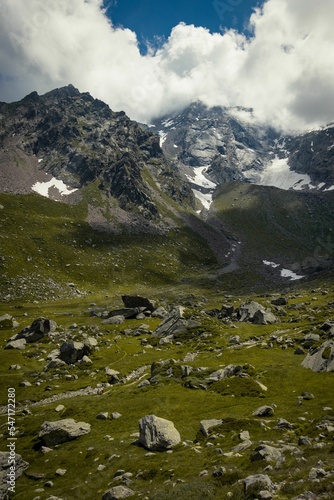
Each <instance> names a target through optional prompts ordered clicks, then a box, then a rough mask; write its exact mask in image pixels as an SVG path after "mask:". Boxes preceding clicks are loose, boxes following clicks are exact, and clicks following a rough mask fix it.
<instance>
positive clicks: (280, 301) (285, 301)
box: [271, 297, 288, 306]
mask: <svg viewBox="0 0 334 500" xmlns="http://www.w3.org/2000/svg"><path fill="white" fill-rule="evenodd" d="M271 303H272V304H273V305H274V306H286V305H287V304H288V299H286V298H285V297H279V298H278V299H273V300H272V301H271Z"/></svg>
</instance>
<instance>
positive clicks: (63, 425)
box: [38, 418, 90, 448]
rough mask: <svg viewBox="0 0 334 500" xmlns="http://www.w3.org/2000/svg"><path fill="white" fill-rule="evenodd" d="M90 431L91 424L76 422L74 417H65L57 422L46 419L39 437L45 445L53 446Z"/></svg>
mask: <svg viewBox="0 0 334 500" xmlns="http://www.w3.org/2000/svg"><path fill="white" fill-rule="evenodd" d="M89 432H90V424H87V423H86V422H76V421H75V420H74V419H73V418H65V419H63V420H58V421H56V422H49V421H46V422H44V423H43V424H42V426H41V430H40V433H39V435H38V437H39V438H40V439H41V441H42V443H43V445H44V446H48V447H50V448H51V447H53V446H56V445H58V444H61V443H66V442H67V441H72V440H73V439H77V438H78V437H80V436H84V435H85V434H88V433H89Z"/></svg>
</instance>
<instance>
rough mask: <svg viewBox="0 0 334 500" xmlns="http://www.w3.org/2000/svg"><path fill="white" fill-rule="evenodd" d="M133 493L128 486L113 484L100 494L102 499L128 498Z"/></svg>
mask: <svg viewBox="0 0 334 500" xmlns="http://www.w3.org/2000/svg"><path fill="white" fill-rule="evenodd" d="M134 494H135V492H134V491H133V490H131V489H130V488H126V487H125V486H122V485H119V486H114V487H113V488H111V489H110V490H108V491H106V492H105V493H104V494H103V496H102V500H122V498H128V497H131V496H133V495H134Z"/></svg>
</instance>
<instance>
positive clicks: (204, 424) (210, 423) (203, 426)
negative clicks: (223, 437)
mask: <svg viewBox="0 0 334 500" xmlns="http://www.w3.org/2000/svg"><path fill="white" fill-rule="evenodd" d="M222 423H223V420H222V419H220V420H218V419H214V418H212V419H210V420H201V422H200V431H201V432H202V434H204V436H206V437H208V436H210V431H211V430H212V429H214V428H215V427H218V426H219V425H221V424H222Z"/></svg>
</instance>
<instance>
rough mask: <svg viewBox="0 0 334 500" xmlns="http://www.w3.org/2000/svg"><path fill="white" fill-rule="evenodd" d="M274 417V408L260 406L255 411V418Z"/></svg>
mask: <svg viewBox="0 0 334 500" xmlns="http://www.w3.org/2000/svg"><path fill="white" fill-rule="evenodd" d="M273 415H274V409H273V407H272V406H267V405H265V406H260V408H258V409H257V410H255V411H254V413H253V417H272V416H273Z"/></svg>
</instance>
